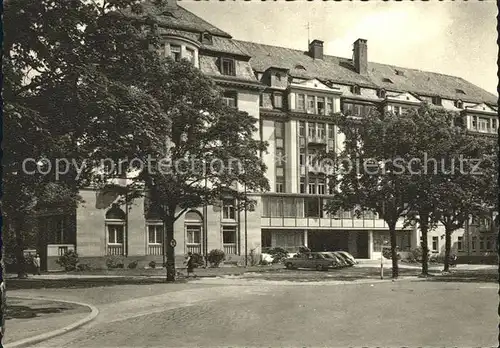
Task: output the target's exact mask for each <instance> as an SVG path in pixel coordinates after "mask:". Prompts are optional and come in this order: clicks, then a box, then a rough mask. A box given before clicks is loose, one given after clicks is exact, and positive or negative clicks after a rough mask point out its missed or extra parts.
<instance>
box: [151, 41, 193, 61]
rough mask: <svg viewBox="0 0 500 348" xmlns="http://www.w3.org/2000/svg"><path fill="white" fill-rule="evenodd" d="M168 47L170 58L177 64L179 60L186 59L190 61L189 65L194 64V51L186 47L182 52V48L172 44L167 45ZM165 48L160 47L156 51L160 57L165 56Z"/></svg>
mask: <svg viewBox="0 0 500 348" xmlns="http://www.w3.org/2000/svg"><path fill="white" fill-rule="evenodd" d="M168 46H169V52H170V57H171V58H172V59H173V60H174V61H176V62H178V61H180V60H181V59H183V58H184V59H187V60H188V61H190V62H191V63H193V64H195V53H194V50H193V49H191V48H189V47H186V48H185V50H182V47H181V46H180V45H174V44H168ZM166 47H167V46H165V47H161V48H160V49H159V50H158V53H159V54H160V55H161V56H165V48H166Z"/></svg>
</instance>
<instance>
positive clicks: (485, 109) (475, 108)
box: [465, 103, 496, 113]
mask: <svg viewBox="0 0 500 348" xmlns="http://www.w3.org/2000/svg"><path fill="white" fill-rule="evenodd" d="M465 109H466V110H469V111H481V112H493V113H496V110H495V109H493V108H492V107H491V106H489V105H486V104H485V103H479V104H476V105H474V106H466V107H465Z"/></svg>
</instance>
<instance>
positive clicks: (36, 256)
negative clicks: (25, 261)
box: [33, 254, 40, 275]
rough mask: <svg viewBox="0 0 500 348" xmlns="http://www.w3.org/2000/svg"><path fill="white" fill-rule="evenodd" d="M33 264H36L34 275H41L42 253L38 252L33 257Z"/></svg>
mask: <svg viewBox="0 0 500 348" xmlns="http://www.w3.org/2000/svg"><path fill="white" fill-rule="evenodd" d="M33 266H35V270H34V272H33V275H35V274H36V275H40V255H38V254H36V255H35V257H34V258H33Z"/></svg>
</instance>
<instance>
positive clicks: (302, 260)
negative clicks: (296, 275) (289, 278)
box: [283, 252, 338, 271]
mask: <svg viewBox="0 0 500 348" xmlns="http://www.w3.org/2000/svg"><path fill="white" fill-rule="evenodd" d="M283 263H284V264H285V267H286V268H288V269H297V268H314V269H316V270H318V271H326V270H328V269H330V268H336V267H338V263H337V260H334V259H333V258H330V257H326V256H325V255H323V254H322V253H317V252H310V253H303V254H302V253H301V254H297V255H295V256H294V257H290V258H287V259H285V261H284V262H283Z"/></svg>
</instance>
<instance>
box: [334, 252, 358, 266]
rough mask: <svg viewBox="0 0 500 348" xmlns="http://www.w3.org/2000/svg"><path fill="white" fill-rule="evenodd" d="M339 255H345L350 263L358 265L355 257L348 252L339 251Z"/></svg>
mask: <svg viewBox="0 0 500 348" xmlns="http://www.w3.org/2000/svg"><path fill="white" fill-rule="evenodd" d="M337 253H339V254H341V255H343V256H344V257H345V258H346V259H347V260H348V261H349V263H351V264H352V265H355V264H357V263H358V261H356V259H355V258H354V256H352V255H351V254H349V253H348V252H347V251H337Z"/></svg>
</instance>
